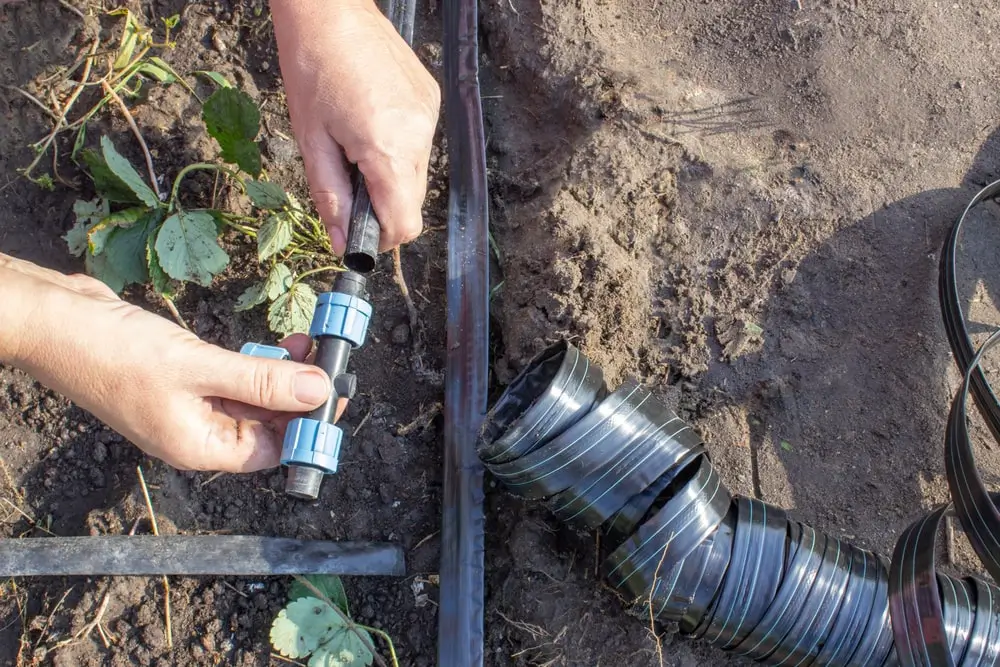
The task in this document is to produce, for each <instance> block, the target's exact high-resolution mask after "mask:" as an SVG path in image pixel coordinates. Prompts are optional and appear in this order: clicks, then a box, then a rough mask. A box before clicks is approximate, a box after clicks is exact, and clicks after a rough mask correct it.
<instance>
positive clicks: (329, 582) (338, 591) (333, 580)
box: [288, 574, 351, 616]
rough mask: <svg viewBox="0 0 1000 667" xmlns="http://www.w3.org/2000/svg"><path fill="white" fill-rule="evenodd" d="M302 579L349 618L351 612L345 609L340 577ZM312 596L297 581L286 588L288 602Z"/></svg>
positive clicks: (344, 592)
mask: <svg viewBox="0 0 1000 667" xmlns="http://www.w3.org/2000/svg"><path fill="white" fill-rule="evenodd" d="M303 579H305V580H306V581H308V582H309V583H310V584H312V585H313V586H315V587H316V588H317V590H319V591H320V592H321V593H322V594H323V595H325V596H326V597H328V598H330V602H332V603H333V604H335V605H337V606H338V607H340V610H341V611H342V612H344V613H345V614H347V615H348V616H350V614H351V612H350V610H349V609H348V607H347V591H345V590H344V582H342V581H341V580H340V577H338V576H337V575H334V574H329V575H310V576H306V577H303ZM313 596H315V593H313V592H312V591H310V590H309V588H308V587H306V586H305V585H304V584H302V582H300V581H298V580H294V581H292V585H291V586H289V587H288V600H289V601H290V602H294V601H295V600H298V599H301V598H307V597H313Z"/></svg>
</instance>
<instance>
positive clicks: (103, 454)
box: [90, 440, 108, 463]
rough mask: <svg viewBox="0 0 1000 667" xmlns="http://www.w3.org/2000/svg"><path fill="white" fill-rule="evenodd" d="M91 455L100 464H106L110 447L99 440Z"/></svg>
mask: <svg viewBox="0 0 1000 667" xmlns="http://www.w3.org/2000/svg"><path fill="white" fill-rule="evenodd" d="M90 455H91V456H92V457H93V458H94V460H95V461H97V462H98V463H104V460H105V459H106V458H108V447H107V445H105V444H104V443H103V442H101V441H100V440H98V441H97V444H96V445H94V449H93V451H91V453H90Z"/></svg>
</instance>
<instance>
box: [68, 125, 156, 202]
mask: <svg viewBox="0 0 1000 667" xmlns="http://www.w3.org/2000/svg"><path fill="white" fill-rule="evenodd" d="M84 127H86V126H84ZM80 157H81V158H83V161H84V162H85V163H86V165H87V172H88V174H89V176H90V180H92V181H93V182H94V188H95V189H96V190H97V194H99V195H101V196H102V197H104V198H105V199H107V200H108V201H111V202H115V203H119V204H139V203H141V201H140V200H139V198H138V197H136V196H135V193H134V192H132V191H131V190H130V189H129V187H128V186H127V185H125V182H124V181H122V179H120V178H118V177H117V176H115V173H114V172H113V171H111V167H109V166H108V163H107V162H105V161H104V157H103V156H102V155H101V154H100V153H98V152H97V151H94V150H91V149H89V148H86V149H84V150H83V151H81V152H80Z"/></svg>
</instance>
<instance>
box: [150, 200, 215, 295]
mask: <svg viewBox="0 0 1000 667" xmlns="http://www.w3.org/2000/svg"><path fill="white" fill-rule="evenodd" d="M155 249H156V254H157V256H158V257H159V260H160V265H161V266H162V267H163V270H164V272H165V273H166V274H167V275H168V276H170V277H171V278H174V279H175V280H190V281H193V282H196V283H198V284H199V285H201V286H203V287H208V286H209V285H210V284H211V283H212V278H213V277H214V276H215V275H216V274H217V273H219V272H221V271H222V270H223V269H225V268H226V266H228V264H229V256H228V255H227V254H226V252H225V251H224V250H223V249H222V248H221V247H219V241H218V239H217V238H216V234H215V220H214V219H213V218H212V216H211V215H209V214H208V213H203V212H201V211H180V212H178V213H175V214H174V215H172V216H170V217H169V218H167V219H166V221H165V222H164V223H163V227H161V228H160V231H159V233H158V234H157V235H156V245H155Z"/></svg>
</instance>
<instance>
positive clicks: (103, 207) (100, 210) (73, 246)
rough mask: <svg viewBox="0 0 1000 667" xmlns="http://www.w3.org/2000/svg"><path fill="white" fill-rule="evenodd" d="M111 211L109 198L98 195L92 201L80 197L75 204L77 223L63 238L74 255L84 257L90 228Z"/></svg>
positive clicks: (74, 211) (74, 210)
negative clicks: (105, 198)
mask: <svg viewBox="0 0 1000 667" xmlns="http://www.w3.org/2000/svg"><path fill="white" fill-rule="evenodd" d="M108 212H109V207H108V202H107V200H104V199H101V198H100V197H97V198H95V199H92V200H90V201H85V200H83V199H78V200H76V202H74V204H73V214H74V215H75V216H76V224H75V225H73V228H72V229H70V230H69V231H68V232H66V234H65V235H64V236H63V238H64V239H65V240H66V245H67V246H68V247H69V252H70V254H72V255H73V256H74V257H82V256H83V253H85V252H86V251H87V244H88V239H87V235H88V233H89V232H90V229H91V228H92V227H93V226H94V225H96V224H98V223H99V222H100V221H101V220H102V219H104V218H105V217H106V216H107V215H108Z"/></svg>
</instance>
